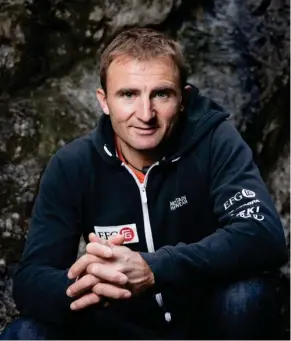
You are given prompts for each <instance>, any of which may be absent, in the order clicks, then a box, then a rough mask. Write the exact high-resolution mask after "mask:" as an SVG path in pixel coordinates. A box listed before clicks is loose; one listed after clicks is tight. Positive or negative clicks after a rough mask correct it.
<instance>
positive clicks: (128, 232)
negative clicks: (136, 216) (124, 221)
mask: <svg viewBox="0 0 291 341" xmlns="http://www.w3.org/2000/svg"><path fill="white" fill-rule="evenodd" d="M119 233H120V234H123V235H124V238H125V241H126V242H129V241H131V240H132V239H133V238H134V232H133V230H132V229H131V228H130V227H123V228H122V229H121V230H120V232H119Z"/></svg>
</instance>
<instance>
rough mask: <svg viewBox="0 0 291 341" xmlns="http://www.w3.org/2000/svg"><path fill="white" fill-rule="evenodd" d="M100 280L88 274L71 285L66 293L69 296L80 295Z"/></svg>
mask: <svg viewBox="0 0 291 341" xmlns="http://www.w3.org/2000/svg"><path fill="white" fill-rule="evenodd" d="M99 282H100V280H99V279H98V278H97V277H95V276H93V275H90V274H87V275H85V276H84V277H82V278H81V279H79V280H77V281H76V282H75V283H73V284H72V285H70V286H69V287H68V289H67V292H66V293H67V295H68V296H69V297H74V296H77V295H80V294H81V293H82V292H84V291H85V290H88V289H91V288H92V287H93V286H94V285H96V284H97V283H99Z"/></svg>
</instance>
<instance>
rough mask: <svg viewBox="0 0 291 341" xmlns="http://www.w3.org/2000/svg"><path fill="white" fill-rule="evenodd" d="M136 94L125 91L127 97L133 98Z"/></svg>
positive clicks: (124, 94) (124, 95)
mask: <svg viewBox="0 0 291 341" xmlns="http://www.w3.org/2000/svg"><path fill="white" fill-rule="evenodd" d="M133 96H134V93H133V92H130V91H127V92H124V93H123V97H125V98H132V97H133Z"/></svg>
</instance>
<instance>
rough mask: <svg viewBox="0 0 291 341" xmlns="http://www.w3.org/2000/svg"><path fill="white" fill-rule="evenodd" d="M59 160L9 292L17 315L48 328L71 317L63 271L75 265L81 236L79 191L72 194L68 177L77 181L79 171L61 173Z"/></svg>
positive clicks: (51, 168) (43, 186) (45, 179)
mask: <svg viewBox="0 0 291 341" xmlns="http://www.w3.org/2000/svg"><path fill="white" fill-rule="evenodd" d="M58 154H59V153H57V154H56V155H55V156H53V157H52V159H51V160H50V162H49V164H48V166H47V168H46V170H45V172H44V174H43V176H42V179H41V182H40V188H39V193H38V196H37V199H36V202H35V205H34V209H33V213H32V218H31V223H30V229H29V233H28V237H27V241H26V245H25V249H24V253H23V256H22V260H21V262H20V265H19V267H18V269H17V272H16V274H15V278H14V288H13V294H14V299H15V302H16V305H17V308H18V309H19V311H20V313H21V314H22V315H25V316H29V317H32V318H35V319H38V320H40V321H42V322H47V323H64V322H65V321H66V320H67V319H69V317H70V316H71V314H72V312H71V311H70V308H69V305H70V302H71V299H70V298H68V297H67V296H66V289H67V288H68V286H69V285H70V284H71V283H72V281H71V280H69V279H68V278H67V270H68V268H69V267H70V266H71V265H72V264H73V262H74V261H75V260H76V256H77V252H78V244H79V240H80V236H81V232H80V227H79V224H80V219H79V217H80V214H79V211H80V205H78V203H77V201H78V200H77V197H78V194H77V193H76V191H77V188H78V186H77V185H76V186H75V188H73V186H72V181H71V180H70V181H68V174H67V173H68V172H70V178H71V179H74V178H77V170H76V168H77V167H76V166H74V165H71V166H68V165H67V164H66V167H63V163H64V162H63V161H64V158H62V157H59V155H58ZM75 184H77V182H75Z"/></svg>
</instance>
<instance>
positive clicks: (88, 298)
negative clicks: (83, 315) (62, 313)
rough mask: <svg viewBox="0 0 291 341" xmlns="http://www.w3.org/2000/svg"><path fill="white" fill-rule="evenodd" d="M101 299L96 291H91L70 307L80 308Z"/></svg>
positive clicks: (73, 308)
mask: <svg viewBox="0 0 291 341" xmlns="http://www.w3.org/2000/svg"><path fill="white" fill-rule="evenodd" d="M99 301H100V297H99V296H98V295H96V294H95V293H94V292H91V293H89V294H86V295H84V296H82V297H81V298H79V299H77V300H76V301H74V302H73V303H71V305H70V308H71V309H72V310H80V309H83V308H86V307H88V306H89V305H92V304H96V303H98V302H99Z"/></svg>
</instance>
